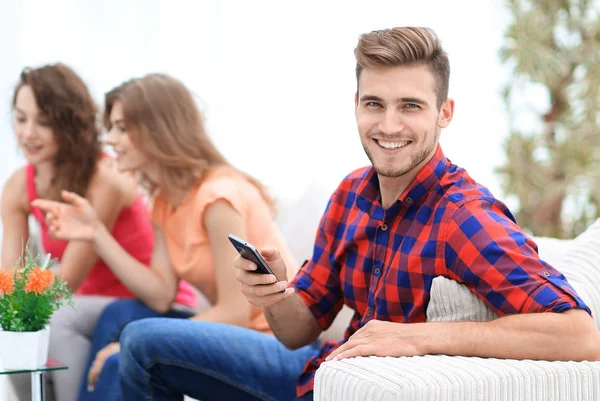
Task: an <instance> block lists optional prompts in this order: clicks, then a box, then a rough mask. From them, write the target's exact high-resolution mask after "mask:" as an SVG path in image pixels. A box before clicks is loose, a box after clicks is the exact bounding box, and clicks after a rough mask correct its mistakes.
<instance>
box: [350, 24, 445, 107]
mask: <svg viewBox="0 0 600 401" xmlns="http://www.w3.org/2000/svg"><path fill="white" fill-rule="evenodd" d="M354 55H355V56H356V82H357V87H358V79H359V78H360V74H361V72H362V70H363V69H364V68H377V67H398V66H418V65H427V66H428V67H429V69H430V70H431V72H432V74H433V76H434V78H435V81H436V88H435V89H436V96H437V108H438V109H439V108H440V107H441V105H442V103H443V102H444V100H446V99H447V97H448V85H449V80H450V63H449V62H448V55H447V54H446V52H445V51H444V49H443V48H442V43H441V42H440V40H439V39H438V37H437V35H436V34H435V32H434V31H433V30H431V29H429V28H418V27H398V28H391V29H383V30H380V31H373V32H370V33H365V34H363V35H361V36H360V39H359V41H358V45H357V46H356V49H354Z"/></svg>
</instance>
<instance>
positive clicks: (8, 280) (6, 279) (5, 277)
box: [0, 271, 15, 294]
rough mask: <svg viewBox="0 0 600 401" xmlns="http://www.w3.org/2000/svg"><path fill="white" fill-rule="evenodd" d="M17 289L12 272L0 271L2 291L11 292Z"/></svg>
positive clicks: (0, 287) (0, 290) (0, 289)
mask: <svg viewBox="0 0 600 401" xmlns="http://www.w3.org/2000/svg"><path fill="white" fill-rule="evenodd" d="M14 289H15V280H14V278H13V275H12V272H4V271H0V292H3V293H4V294H10V293H11V292H13V290H14Z"/></svg>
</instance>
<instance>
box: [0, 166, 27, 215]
mask: <svg viewBox="0 0 600 401" xmlns="http://www.w3.org/2000/svg"><path fill="white" fill-rule="evenodd" d="M2 204H3V205H10V206H11V209H14V208H18V209H22V210H23V211H26V212H28V211H29V200H28V199H27V167H26V166H24V167H21V168H19V169H18V170H15V172H14V173H12V175H11V176H10V177H9V178H8V180H6V183H5V184H4V188H3V189H2Z"/></svg>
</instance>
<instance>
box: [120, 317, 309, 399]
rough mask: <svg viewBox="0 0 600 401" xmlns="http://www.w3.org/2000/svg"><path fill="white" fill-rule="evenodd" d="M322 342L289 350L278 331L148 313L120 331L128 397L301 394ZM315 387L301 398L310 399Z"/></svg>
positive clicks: (288, 396)
mask: <svg viewBox="0 0 600 401" xmlns="http://www.w3.org/2000/svg"><path fill="white" fill-rule="evenodd" d="M319 350H320V346H319V344H318V342H315V343H313V344H311V345H308V346H305V347H303V348H300V349H298V350H295V351H291V350H289V349H287V348H286V347H285V346H283V345H282V344H281V343H280V342H279V341H278V340H277V339H276V338H275V337H274V336H271V335H268V334H264V333H259V332H257V331H254V330H249V329H245V328H241V327H237V326H230V325H225V324H219V323H211V322H201V321H192V320H175V319H164V318H158V319H145V320H142V321H138V322H134V323H131V324H129V325H128V326H127V327H126V328H125V330H124V331H123V333H122V335H121V355H120V369H121V375H120V379H121V391H122V396H123V399H124V400H127V401H128V400H147V401H150V400H152V401H167V400H181V399H182V394H186V395H189V396H191V397H193V398H195V399H198V400H201V401H211V400H240V401H244V400H277V401H287V400H290V401H291V400H297V398H296V381H297V380H298V378H299V377H300V374H301V373H302V370H303V368H304V366H305V365H306V363H307V362H308V360H309V359H310V358H311V357H313V356H315V355H317V354H318V353H319ZM312 398H313V396H312V392H311V393H309V394H308V395H306V396H305V397H303V398H302V399H301V400H302V401H311V400H312Z"/></svg>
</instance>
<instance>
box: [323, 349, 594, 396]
mask: <svg viewBox="0 0 600 401" xmlns="http://www.w3.org/2000/svg"><path fill="white" fill-rule="evenodd" d="M314 391H315V392H314V399H315V401H353V400H357V401H358V400H371V401H384V400H385V401H391V400H398V401H405V400H410V401H426V400H427V401H429V400H439V401H465V400H471V401H492V400H493V401H547V400H550V399H552V400H554V401H572V400H590V401H591V400H600V362H585V361H584V362H547V361H531V360H524V361H518V360H506V359H491V358H490V359H486V358H475V357H452V356H446V355H427V356H418V357H403V358H392V357H358V358H350V359H343V360H341V361H330V362H325V363H323V364H322V365H321V367H320V368H319V370H318V371H317V374H316V378H315V387H314Z"/></svg>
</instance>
